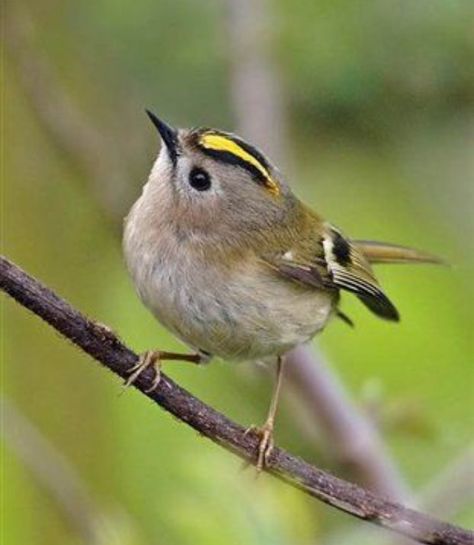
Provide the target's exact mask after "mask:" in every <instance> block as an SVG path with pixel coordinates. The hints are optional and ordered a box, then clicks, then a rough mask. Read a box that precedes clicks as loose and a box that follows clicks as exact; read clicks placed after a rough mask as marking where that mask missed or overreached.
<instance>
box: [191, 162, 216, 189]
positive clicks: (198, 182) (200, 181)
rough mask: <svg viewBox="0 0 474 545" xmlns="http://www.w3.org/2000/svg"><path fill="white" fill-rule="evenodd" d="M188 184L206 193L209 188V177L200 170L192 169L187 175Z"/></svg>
mask: <svg viewBox="0 0 474 545" xmlns="http://www.w3.org/2000/svg"><path fill="white" fill-rule="evenodd" d="M189 184H190V186H191V187H194V189H197V190H198V191H207V190H208V189H209V188H210V187H211V177H210V176H209V174H208V173H207V172H206V171H205V170H203V169H202V168H198V167H194V168H193V169H192V170H191V172H190V173H189Z"/></svg>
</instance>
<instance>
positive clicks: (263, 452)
mask: <svg viewBox="0 0 474 545" xmlns="http://www.w3.org/2000/svg"><path fill="white" fill-rule="evenodd" d="M249 433H253V434H255V435H257V436H259V437H260V443H259V444H258V457H257V472H258V473H261V471H262V470H263V469H264V468H265V467H266V466H267V465H268V460H269V458H270V454H271V453H272V450H273V420H267V421H266V422H265V424H264V425H263V426H262V427H261V428H259V427H257V426H250V427H249V428H247V429H246V430H245V434H244V435H248V434H249Z"/></svg>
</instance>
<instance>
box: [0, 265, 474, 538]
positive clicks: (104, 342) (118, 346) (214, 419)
mask: <svg viewBox="0 0 474 545" xmlns="http://www.w3.org/2000/svg"><path fill="white" fill-rule="evenodd" d="M0 287H1V289H2V290H3V291H5V292H6V293H7V294H8V295H10V296H11V297H12V298H14V299H15V300H16V301H17V302H18V303H20V304H21V305H23V306H24V307H26V308H28V309H29V310H31V311H32V312H34V313H35V314H37V315H38V316H39V317H41V318H42V319H43V320H44V321H46V322H47V323H49V324H50V325H51V326H52V327H54V328H55V329H56V330H57V331H59V332H60V333H61V334H62V335H64V336H65V337H66V338H68V339H69V340H71V341H72V342H73V343H74V344H76V345H77V346H79V347H80V348H82V350H84V351H85V352H87V353H88V354H89V355H90V356H92V357H93V358H94V359H96V360H97V361H99V362H100V363H102V364H103V365H104V366H106V367H107V368H108V369H110V370H111V371H113V372H114V373H115V374H117V375H118V376H120V377H122V378H126V377H127V376H128V373H129V369H130V368H131V367H132V366H133V365H134V364H135V363H136V362H137V358H138V356H137V355H136V354H135V353H134V352H132V351H131V350H130V349H129V348H127V347H126V346H125V345H124V344H123V343H122V342H121V341H120V340H119V339H118V337H117V336H116V335H115V334H114V333H113V332H112V331H111V330H109V329H108V328H106V327H105V326H103V325H100V324H97V323H95V322H93V321H91V320H89V319H87V318H86V317H85V316H84V315H83V314H81V313H80V312H78V311H77V310H75V309H74V308H72V307H71V306H70V305H69V304H68V303H66V302H65V301H64V300H63V299H61V298H60V297H58V296H57V295H56V294H55V293H54V292H52V291H51V290H50V289H49V288H47V287H46V286H44V285H42V284H41V283H40V282H38V280H36V279H34V278H33V277H31V276H29V275H28V274H27V273H25V272H24V271H22V270H21V269H20V268H19V267H17V266H16V265H15V264H13V263H12V262H11V261H9V260H8V259H6V258H5V257H0ZM152 380H153V372H152V370H151V369H149V370H147V371H145V372H143V374H142V375H140V376H139V377H138V379H137V381H136V382H135V383H134V386H135V387H136V388H137V389H138V390H140V392H142V393H143V394H144V395H146V396H147V397H149V398H150V399H152V400H153V401H155V402H156V403H157V404H158V405H160V406H161V407H163V408H164V409H165V410H167V411H168V412H170V413H171V414H173V415H174V416H176V417H177V418H178V419H179V420H181V421H182V422H185V423H186V424H188V425H189V426H191V427H192V428H194V429H195V430H197V431H198V432H199V433H201V434H202V435H204V436H205V437H207V438H209V439H211V440H212V441H214V442H215V443H217V444H218V445H221V446H222V447H224V448H225V449H227V450H228V451H230V452H233V453H234V454H236V455H237V456H239V457H240V458H242V459H244V460H246V461H248V462H250V463H252V464H255V463H256V453H257V447H258V443H259V439H258V437H256V436H255V435H254V434H251V433H247V434H246V433H245V429H244V428H243V427H242V426H239V425H238V424H236V423H235V422H232V421H231V420H229V419H228V418H227V417H225V416H224V415H222V414H220V413H219V412H217V411H215V410H214V409H213V408H212V407H209V406H208V405H206V404H204V403H203V402H202V401H200V400H198V399H197V398H195V397H194V396H193V395H191V394H190V393H189V392H187V391H186V390H184V389H183V388H181V387H180V386H178V385H177V384H176V383H175V382H173V381H172V380H171V379H170V378H168V377H167V376H166V375H164V374H163V375H162V378H161V382H160V384H159V386H158V388H157V389H156V390H154V391H153V392H148V393H147V392H146V390H147V388H149V387H150V385H151V383H152ZM265 470H266V471H267V472H269V473H271V474H273V475H275V476H276V477H278V478H280V479H281V480H283V481H285V482H287V483H289V484H291V485H292V486H295V487H297V488H299V489H301V490H303V491H305V492H306V493H307V494H309V495H311V496H313V497H315V498H318V499H319V500H321V501H323V502H325V503H327V504H328V505H331V506H333V507H335V508H337V509H339V510H341V511H344V512H345V513H348V514H350V515H352V516H354V517H358V518H360V519H363V520H366V521H369V522H372V523H373V524H376V525H378V526H382V527H384V528H387V529H391V530H394V531H395V532H398V533H399V534H402V535H405V536H408V537H411V538H412V539H415V540H417V541H419V542H420V543H426V544H431V545H473V544H474V533H472V532H470V531H468V530H465V529H463V528H460V527H457V526H454V525H451V524H448V523H445V522H441V521H439V520H437V519H435V518H432V517H430V516H428V515H425V514H423V513H420V512H417V511H414V510H413V509H408V508H405V507H403V506H402V505H399V504H397V503H394V502H391V501H387V500H384V499H382V498H379V497H377V496H375V495H374V494H372V493H371V492H369V491H367V490H365V489H363V488H361V487H359V486H356V485H354V484H351V483H348V482H346V481H343V480H341V479H338V478H337V477H334V476H332V475H330V474H328V473H326V472H324V471H321V470H320V469H318V468H316V467H313V466H311V465H310V464H308V463H306V462H304V461H303V460H301V459H300V458H297V457H295V456H293V455H291V454H289V453H288V452H285V451H284V450H282V449H280V448H275V449H274V450H273V451H272V453H271V455H270V457H269V459H268V463H267V466H266V468H265Z"/></svg>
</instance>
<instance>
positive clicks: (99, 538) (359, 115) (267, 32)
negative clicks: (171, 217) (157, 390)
mask: <svg viewBox="0 0 474 545" xmlns="http://www.w3.org/2000/svg"><path fill="white" fill-rule="evenodd" d="M4 8H5V9H4V14H3V15H4V16H3V47H4V59H3V61H4V62H3V66H4V70H3V72H4V74H3V75H4V86H3V112H4V116H3V130H2V137H3V154H2V155H3V160H4V166H3V173H2V174H3V176H2V183H3V188H4V191H3V198H4V200H3V202H4V204H3V207H2V208H3V210H2V211H3V232H4V237H3V243H4V244H3V246H4V253H5V254H6V255H7V256H8V257H9V258H11V259H13V260H15V261H16V262H17V263H18V264H19V265H20V266H22V267H23V268H25V269H26V270H27V271H29V272H30V273H31V274H33V275H35V276H37V277H38V278H40V279H41V280H42V281H43V282H45V283H46V284H47V285H49V286H50V287H51V288H52V289H54V290H55V291H57V292H58V293H59V294H60V295H62V296H63V297H65V298H66V299H67V300H69V301H70V302H71V303H72V304H73V305H75V306H76V307H77V308H79V309H81V310H82V311H83V312H85V313H87V314H88V315H89V316H91V317H93V318H95V319H97V320H99V321H100V322H103V323H105V324H108V325H109V326H110V327H111V328H113V329H114V331H116V332H117V333H118V334H119V335H120V336H121V337H122V338H123V339H124V341H126V342H127V343H128V344H129V345H130V346H131V347H132V348H133V349H134V350H136V351H143V350H145V349H149V348H152V347H153V348H157V347H160V348H165V349H170V350H171V349H176V348H179V343H178V342H177V341H176V340H174V339H173V338H172V337H171V336H170V335H169V334H168V333H167V332H166V331H164V330H163V329H162V328H161V327H160V326H159V325H158V324H157V323H156V322H155V321H154V320H153V318H152V317H151V316H150V315H149V314H148V313H147V311H146V310H145V309H144V307H143V306H142V305H141V304H140V302H139V301H138V299H137V297H136V295H135V293H134V290H133V287H132V285H131V282H130V281H129V279H128V276H127V273H126V270H125V267H124V264H123V260H122V256H121V249H120V231H121V225H122V219H123V217H124V215H125V214H126V212H127V210H128V209H129V207H130V206H131V204H132V203H133V201H134V200H135V199H136V198H137V197H138V195H139V193H140V191H141V187H142V185H143V183H144V181H145V180H146V178H147V175H148V171H149V169H150V167H151V164H152V161H153V160H154V157H155V154H156V153H157V150H158V145H159V144H158V141H157V136H156V131H155V130H154V129H153V127H152V126H151V125H150V123H149V122H148V119H147V118H146V116H145V115H144V108H145V107H147V108H151V109H152V110H154V111H155V112H156V113H157V114H158V115H160V117H162V118H163V119H165V120H167V121H168V122H170V123H171V124H174V125H176V126H198V125H206V126H214V127H218V128H221V129H225V130H232V131H236V132H239V133H240V134H241V135H242V136H244V137H246V138H248V139H250V140H251V141H253V142H255V143H257V144H258V145H259V146H260V147H261V148H262V149H263V150H264V151H265V152H267V153H268V154H269V155H270V157H271V158H272V159H274V160H275V161H276V162H277V163H278V164H280V165H282V167H283V169H284V171H285V173H286V174H287V177H288V178H289V179H290V180H291V183H292V184H293V185H294V187H295V190H296V192H297V193H298V194H299V195H300V196H301V197H302V198H303V199H304V200H306V201H307V202H308V203H309V204H310V205H312V206H313V207H315V208H317V210H318V211H319V212H320V213H322V214H323V215H324V216H326V217H327V218H329V219H330V220H331V221H332V222H334V223H335V224H336V225H338V226H340V227H341V228H342V229H343V230H344V231H346V232H347V233H349V234H350V235H351V236H353V237H356V238H374V239H380V240H388V241H392V242H397V243H401V244H407V245H413V246H415V247H419V248H423V249H425V250H428V251H431V252H433V253H437V254H439V255H441V256H444V257H445V258H446V259H447V260H449V261H450V262H451V263H452V264H453V267H452V268H435V267H428V266H418V267H408V266H406V267H397V266H392V267H380V268H379V269H378V270H377V273H378V275H379V277H380V280H381V283H382V285H383V286H384V287H385V289H386V291H387V292H388V294H389V295H390V297H391V298H392V300H393V301H394V302H395V303H396V305H397V306H398V308H399V310H400V312H401V315H402V322H401V324H400V325H393V324H390V323H384V322H383V321H379V320H377V319H376V318H375V317H373V316H372V315H371V314H370V313H368V312H367V311H366V310H365V309H364V308H363V307H362V306H361V305H360V304H358V302H357V301H356V300H355V298H351V297H344V298H343V307H342V308H343V310H344V312H346V313H347V314H348V315H349V316H350V317H351V318H352V319H353V320H354V322H355V324H356V327H355V329H354V330H351V329H350V328H349V327H347V326H346V325H345V324H344V323H342V322H339V321H335V322H334V323H332V324H331V325H330V327H329V328H328V329H327V330H326V331H325V332H324V334H323V335H321V337H320V338H318V339H317V346H316V343H315V346H314V347H313V348H312V350H313V353H314V358H315V361H314V362H312V363H313V364H314V365H313V366H311V363H310V365H306V367H304V366H303V367H302V368H301V369H303V371H304V372H306V373H309V374H310V375H311V373H314V374H313V375H311V377H312V379H311V380H303V381H301V380H300V381H299V382H298V377H295V376H291V377H290V379H289V380H288V381H287V386H286V388H285V395H284V399H283V403H282V405H281V408H280V414H279V419H278V423H277V430H276V440H277V442H278V444H279V445H281V446H283V447H285V448H288V449H289V450H291V451H292V452H293V453H295V454H297V455H300V456H303V457H304V458H305V459H306V460H308V461H310V462H312V463H314V464H316V465H318V466H320V467H323V468H326V469H328V470H330V471H331V472H333V473H335V474H337V475H339V476H342V477H345V478H349V479H351V480H353V481H356V482H359V483H362V484H365V485H366V486H369V487H371V488H372V489H374V490H377V491H379V492H381V493H385V494H388V495H390V496H391V497H393V498H394V499H399V500H402V501H404V502H405V503H409V504H411V505H417V506H418V507H419V508H421V509H424V510H426V511H429V512H431V513H433V514H436V515H439V516H442V518H445V519H449V520H451V521H453V522H457V523H460V524H464V525H468V526H469V525H472V524H474V510H473V497H472V494H473V490H474V483H473V478H474V477H473V475H472V471H473V463H472V452H473V450H472V442H471V441H472V430H473V424H474V374H473V360H474V346H473V342H472V336H473V335H472V333H473V331H472V323H473V311H472V308H473V305H472V295H473V286H472V278H473V272H474V271H473V237H472V232H473V227H474V226H473V219H472V218H473V213H472V212H473V204H474V202H473V187H474V180H473V174H474V161H473V137H474V131H473V119H474V115H473V103H474V92H473V87H474V85H473V84H474V72H473V71H472V60H473V58H474V57H473V53H474V39H473V36H474V35H473V34H472V22H473V17H472V16H473V10H472V2H470V1H469V0H449V1H448V0H417V1H416V2H411V1H408V0H402V1H398V2H394V1H389V0H379V1H377V2H368V1H354V0H337V1H334V0H331V1H330V0H317V1H314V0H300V1H298V2H295V1H292V2H290V1H288V0H266V1H265V0H254V1H252V0H241V1H238V0H221V1H219V0H210V1H204V2H203V1H198V0H179V1H172V0H160V1H153V2H152V1H150V0H142V1H138V2H137V1H133V2H132V1H127V0H123V1H122V2H114V1H111V0H95V1H94V2H75V1H72V0H41V1H38V0H35V1H34V0H21V1H20V0H18V1H15V2H9V3H7V5H5V6H4ZM3 309H4V312H3V326H2V332H3V335H2V390H3V394H2V424H3V425H2V466H1V467H2V494H1V502H2V505H1V514H2V524H1V526H2V536H3V537H2V543H5V544H8V545H14V544H20V543H35V544H36V545H56V544H62V545H66V544H85V543H86V544H93V545H95V544H110V545H114V544H117V545H132V544H133V545H135V544H136V545H141V544H177V545H187V544H191V543H192V544H196V543H198V544H201V543H202V544H206V545H211V544H221V543H227V544H230V545H234V544H235V545H237V544H244V543H245V544H272V545H273V544H278V545H290V544H291V545H294V544H298V545H300V544H301V545H306V544H308V545H309V544H314V545H316V544H324V545H331V544H334V545H336V544H341V543H342V544H344V545H357V544H364V545H366V544H369V543H377V544H382V545H383V544H387V545H388V544H389V543H392V544H393V543H401V541H397V540H395V539H394V538H393V536H389V535H387V533H385V532H382V533H379V532H373V531H372V530H371V529H370V528H369V527H368V525H367V524H364V523H361V522H359V521H357V520H354V519H351V518H349V517H348V516H346V515H343V514H341V513H339V512H336V511H335V510H334V509H330V508H328V507H326V506H325V505H323V504H320V503H318V502H316V501H315V500H313V499H311V498H308V497H306V496H305V495H304V494H302V493H301V492H299V491H297V490H293V489H291V488H289V487H288V486H287V485H284V484H282V483H280V482H277V481H276V480H275V479H273V478H271V477H269V476H266V475H263V476H261V477H260V478H259V479H258V480H256V479H255V478H254V472H253V471H252V470H245V471H244V470H242V468H241V463H240V462H239V461H238V460H237V459H236V458H234V457H233V456H232V455H231V454H229V453H227V452H225V451H224V450H223V449H221V448H219V447H217V446H215V445H213V444H212V443H210V442H209V441H206V440H205V439H203V438H200V437H199V436H198V435H197V434H196V433H195V432H194V431H192V430H191V429H189V428H187V427H186V426H184V425H183V424H180V423H178V422H177V421H176V420H175V419H173V418H171V417H170V416H169V415H168V414H166V413H165V412H164V411H162V410H160V409H159V408H157V407H156V406H154V405H153V404H151V403H149V402H148V401H147V400H146V399H145V398H144V397H143V396H142V395H140V394H139V393H137V392H135V391H133V390H132V389H130V390H129V391H127V392H125V393H124V394H123V395H121V396H119V393H120V391H121V384H120V383H119V381H118V380H117V378H115V377H113V376H112V375H110V374H109V373H107V372H105V371H104V370H103V369H102V368H101V367H100V366H99V365H97V364H96V363H94V362H92V361H89V358H88V357H86V356H85V355H84V354H82V353H80V352H79V351H78V350H77V349H75V348H74V347H73V346H72V345H70V344H68V343H66V342H65V341H64V340H63V339H61V338H60V337H59V336H58V334H56V333H55V332H54V331H53V330H52V329H51V328H49V327H47V326H46V325H45V324H43V323H41V322H40V321H39V320H38V319H37V318H35V317H32V316H30V315H29V314H28V313H27V312H26V311H25V310H24V309H23V308H20V307H19V306H18V305H16V304H14V303H13V302H11V301H10V300H8V301H7V300H5V302H4V304H3ZM306 363H307V362H306ZM166 372H167V373H169V375H170V376H172V377H173V378H175V379H176V380H177V381H178V382H179V383H180V384H181V385H183V386H185V387H186V388H188V389H189V390H190V391H192V392H193V393H194V394H195V395H197V396H198V397H200V398H201V399H203V400H204V401H206V402H207V403H209V404H211V405H212V406H213V407H215V408H217V409H218V410H220V411H222V412H224V413H225V414H227V415H228V416H230V417H231V418H233V419H235V420H237V421H238V422H239V423H241V424H242V425H244V426H248V425H250V424H252V423H260V422H262V421H263V419H264V417H265V414H266V410H267V405H268V401H269V396H270V391H271V378H270V376H269V374H268V373H266V372H265V370H263V371H262V370H261V369H258V368H256V367H255V366H252V365H250V364H249V365H239V366H234V365H229V364H228V363H226V362H220V361H216V362H215V363H213V364H211V365H210V366H207V367H204V368H195V367H193V366H189V367H187V366H186V365H176V366H174V365H172V364H171V365H167V366H166ZM318 373H319V374H318ZM290 374H291V372H290ZM300 378H301V376H300ZM302 383H304V384H303V385H302ZM358 439H360V440H361V443H360V444H358V445H359V447H360V448H354V445H355V443H354V444H352V443H351V441H355V442H356V443H357V440H358ZM356 447H357V445H356ZM374 472H376V473H377V475H375V476H374V475H373V473H374Z"/></svg>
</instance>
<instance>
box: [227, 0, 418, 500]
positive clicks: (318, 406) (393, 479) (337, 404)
mask: <svg viewBox="0 0 474 545" xmlns="http://www.w3.org/2000/svg"><path fill="white" fill-rule="evenodd" d="M227 12H228V13H227V15H228V17H227V28H228V36H229V37H230V47H229V56H230V59H229V60H230V65H231V74H230V77H231V85H230V89H231V99H232V104H233V108H234V113H235V117H236V121H237V125H238V131H239V133H240V134H242V135H243V136H244V137H246V138H248V139H249V140H251V141H252V142H255V143H256V144H257V145H259V146H261V147H262V148H263V149H264V150H265V152H267V153H268V154H269V155H270V156H271V157H272V158H273V160H275V161H278V164H280V165H282V164H285V163H286V162H287V156H288V152H287V150H288V142H287V138H286V135H287V133H288V130H287V120H286V116H285V105H284V93H283V90H282V84H281V79H280V77H279V73H278V67H277V65H276V63H275V61H274V59H273V58H272V55H271V51H274V50H275V48H274V47H272V40H273V38H274V37H275V34H276V32H275V28H276V27H277V21H275V17H274V13H273V10H272V9H271V6H270V3H269V2H268V0H227ZM288 362H289V365H288V366H287V369H286V377H287V379H288V382H289V383H290V384H292V385H293V387H294V388H295V390H296V391H297V392H298V398H299V399H300V400H301V401H302V402H303V404H304V405H305V409H306V414H307V412H308V411H309V413H310V415H311V417H312V419H313V421H314V422H318V424H319V427H320V429H321V431H322V433H323V434H324V436H325V439H326V444H327V445H328V450H330V455H331V457H332V458H333V459H335V461H336V462H338V463H339V464H340V465H341V466H342V467H343V468H344V469H346V470H349V471H348V473H349V474H351V475H354V476H356V478H357V480H358V481H359V482H361V484H363V485H365V486H367V487H369V488H370V489H371V490H374V491H375V492H378V493H380V494H383V495H384V496H388V497H390V498H391V499H393V500H397V501H406V500H407V499H408V498H409V497H410V493H409V491H408V490H407V486H406V485H405V482H404V481H403V479H402V477H401V475H400V473H399V471H398V469H397V468H396V466H395V463H394V462H393V460H392V458H391V457H390V455H389V453H388V451H387V449H386V448H385V446H384V443H383V441H382V439H381V437H380V435H379V433H378V432H377V429H376V428H375V427H374V426H373V425H372V423H371V422H369V421H368V419H367V418H366V417H365V416H364V415H363V414H362V412H361V411H360V410H359V409H357V407H355V405H354V403H352V402H351V400H350V398H349V395H348V393H347V392H346V390H345V388H344V386H343V384H342V383H341V381H340V380H339V378H338V377H337V375H336V374H335V373H334V372H333V371H332V370H331V369H330V366H329V365H328V364H327V362H326V361H325V359H324V357H323V355H322V354H321V353H320V352H318V351H316V350H311V349H310V348H309V347H307V346H301V347H298V348H297V349H295V350H293V351H292V352H291V353H290V354H289V355H288Z"/></svg>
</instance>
